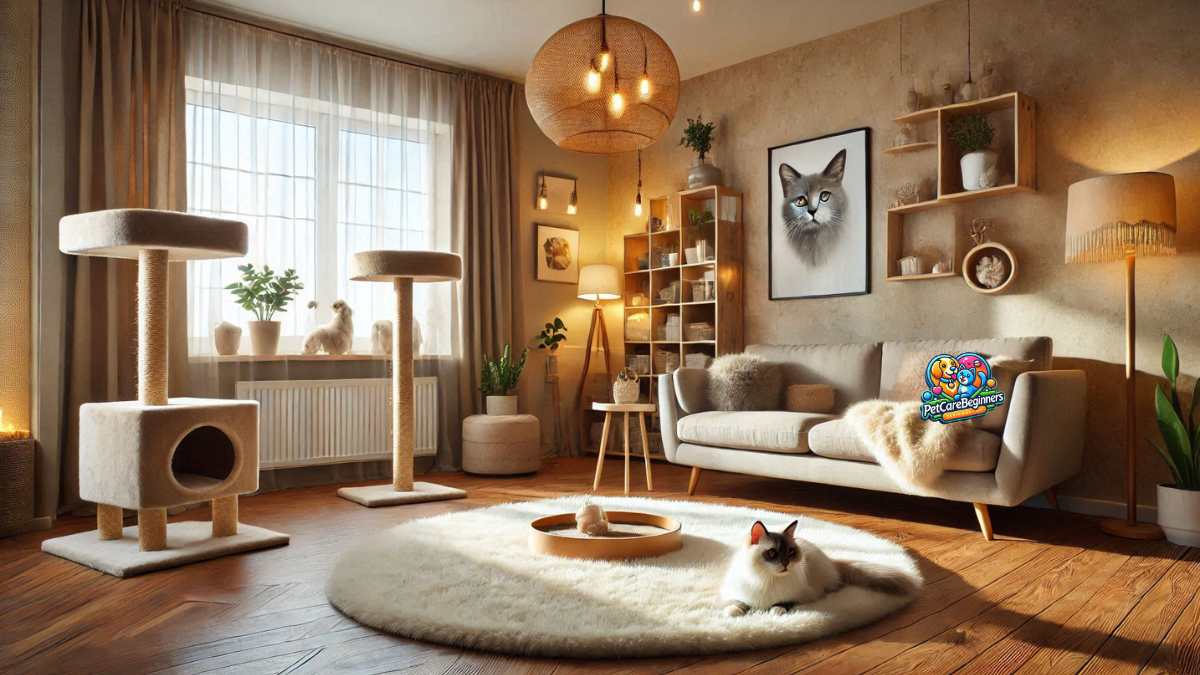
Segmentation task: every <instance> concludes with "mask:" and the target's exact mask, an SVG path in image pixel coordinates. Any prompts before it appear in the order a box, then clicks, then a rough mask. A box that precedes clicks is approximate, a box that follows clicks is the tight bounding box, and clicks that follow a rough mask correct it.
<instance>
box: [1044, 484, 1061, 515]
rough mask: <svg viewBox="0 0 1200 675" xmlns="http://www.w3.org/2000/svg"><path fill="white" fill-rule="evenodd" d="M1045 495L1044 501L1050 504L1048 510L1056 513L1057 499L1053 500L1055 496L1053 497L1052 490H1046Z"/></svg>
mask: <svg viewBox="0 0 1200 675" xmlns="http://www.w3.org/2000/svg"><path fill="white" fill-rule="evenodd" d="M1045 494H1046V501H1048V502H1050V508H1052V509H1054V510H1055V511H1057V510H1058V499H1057V498H1055V496H1054V488H1048V489H1047V490H1046V493H1045Z"/></svg>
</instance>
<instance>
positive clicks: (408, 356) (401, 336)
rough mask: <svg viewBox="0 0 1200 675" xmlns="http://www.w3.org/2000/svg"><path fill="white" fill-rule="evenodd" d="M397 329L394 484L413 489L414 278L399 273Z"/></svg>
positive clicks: (400, 488) (394, 351) (394, 335)
mask: <svg viewBox="0 0 1200 675" xmlns="http://www.w3.org/2000/svg"><path fill="white" fill-rule="evenodd" d="M392 283H393V287H394V288H395V291H396V330H394V331H392V487H393V488H394V489H395V490H396V492H412V489H413V339H412V335H413V323H412V322H413V314H412V302H413V299H412V298H413V280H412V278H411V277H396V278H395V279H394V280H393V282H392Z"/></svg>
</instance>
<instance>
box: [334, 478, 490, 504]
mask: <svg viewBox="0 0 1200 675" xmlns="http://www.w3.org/2000/svg"><path fill="white" fill-rule="evenodd" d="M337 493H338V496H339V497H341V498H342V499H349V500H350V501H352V502H356V503H358V504H362V505H363V506H366V507H368V508H372V509H374V508H378V507H380V506H400V505H401V504H420V503H422V502H440V501H444V500H447V499H462V498H463V497H466V496H467V493H466V492H464V491H462V490H459V489H458V488H452V487H446V486H444V485H437V484H435V483H420V482H418V483H413V489H412V491H411V492H397V491H396V489H395V488H394V487H392V485H391V484H390V483H389V484H387V485H367V486H364V487H345V488H339V489H338V491H337Z"/></svg>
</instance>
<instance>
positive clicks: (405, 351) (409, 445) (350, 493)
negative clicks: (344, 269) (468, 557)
mask: <svg viewBox="0 0 1200 675" xmlns="http://www.w3.org/2000/svg"><path fill="white" fill-rule="evenodd" d="M350 277H351V278H352V279H354V280H355V281H385V282H391V283H392V286H393V288H394V289H395V291H396V328H395V330H393V331H392V484H391V485H368V486H365V487H353V488H340V489H339V490H338V496H339V497H342V498H344V499H349V500H350V501H352V502H356V503H358V504H362V505H363V506H367V507H371V508H374V507H377V506H397V505H400V504H416V503H420V502H433V501H440V500H444V499H461V498H463V497H466V496H467V493H466V492H463V491H462V490H459V489H458V488H451V487H445V486H442V485H436V484H434V483H422V482H413V338H412V335H413V314H412V302H413V300H412V298H413V283H414V282H416V283H431V282H438V281H457V280H459V279H461V278H462V258H460V257H458V256H457V255H455V254H453V253H437V252H434V251H363V252H362V253H355V254H354V255H353V256H352V257H351V258H350Z"/></svg>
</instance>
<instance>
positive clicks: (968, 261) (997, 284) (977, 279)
mask: <svg viewBox="0 0 1200 675" xmlns="http://www.w3.org/2000/svg"><path fill="white" fill-rule="evenodd" d="M962 273H963V279H965V280H966V282H967V285H968V286H970V287H971V290H973V291H975V292H976V293H988V294H992V293H1001V292H1003V291H1004V290H1005V289H1007V288H1008V287H1009V286H1011V285H1012V282H1013V279H1016V278H1017V256H1016V255H1014V254H1013V252H1012V251H1011V250H1010V249H1009V248H1008V247H1007V246H1005V245H1003V244H994V243H991V242H987V243H983V244H980V245H978V246H976V247H975V248H973V249H971V250H970V251H967V255H966V257H965V258H963V272H962Z"/></svg>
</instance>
